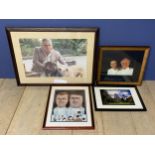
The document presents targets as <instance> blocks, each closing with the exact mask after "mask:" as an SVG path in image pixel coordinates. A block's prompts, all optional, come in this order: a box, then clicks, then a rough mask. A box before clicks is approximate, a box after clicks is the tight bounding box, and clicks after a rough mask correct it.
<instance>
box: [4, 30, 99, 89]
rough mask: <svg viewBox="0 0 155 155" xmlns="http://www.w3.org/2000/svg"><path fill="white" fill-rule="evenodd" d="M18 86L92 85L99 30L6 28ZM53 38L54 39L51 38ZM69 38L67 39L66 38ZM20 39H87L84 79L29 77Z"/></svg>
mask: <svg viewBox="0 0 155 155" xmlns="http://www.w3.org/2000/svg"><path fill="white" fill-rule="evenodd" d="M6 32H7V36H8V40H9V45H10V48H11V55H12V59H13V64H14V68H15V73H16V79H17V84H18V85H23V86H24V85H74V84H77V85H81V84H92V82H93V68H94V51H95V48H96V37H97V33H98V28H13V27H10V28H9V27H7V28H6ZM51 36H52V37H51ZM66 37H67V38H66ZM20 38H31V39H32V38H37V39H38V38H49V39H58V38H59V39H87V45H86V51H87V53H86V71H85V72H83V73H85V74H84V76H83V77H76V78H75V77H54V76H53V77H33V78H30V77H27V76H26V71H25V68H24V66H23V62H22V61H23V60H22V55H21V49H20V43H19V39H20Z"/></svg>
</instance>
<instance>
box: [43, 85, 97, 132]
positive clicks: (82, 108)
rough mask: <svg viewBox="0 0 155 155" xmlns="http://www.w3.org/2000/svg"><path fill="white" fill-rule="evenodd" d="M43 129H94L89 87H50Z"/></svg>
mask: <svg viewBox="0 0 155 155" xmlns="http://www.w3.org/2000/svg"><path fill="white" fill-rule="evenodd" d="M75 98H76V99H75ZM80 98H81V99H82V100H80ZM65 99H66V100H65ZM67 101H68V102H67ZM62 108H63V109H62ZM77 115H78V116H77ZM43 129H44V130H50V129H51V130H52V129H53V130H55V129H68V130H69V129H75V130H79V129H82V130H84V129H94V119H93V111H92V99H91V96H90V87H89V86H53V87H51V89H50V93H49V97H48V104H47V107H46V112H45V118H44V123H43Z"/></svg>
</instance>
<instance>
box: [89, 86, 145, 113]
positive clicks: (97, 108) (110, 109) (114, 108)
mask: <svg viewBox="0 0 155 155" xmlns="http://www.w3.org/2000/svg"><path fill="white" fill-rule="evenodd" d="M104 87H106V88H115V89H119V88H120V87H121V88H125V89H130V88H134V89H135V92H136V95H137V97H138V99H139V102H140V104H141V108H139V109H138V108H126V107H125V106H126V105H124V108H117V107H116V106H117V104H116V105H113V108H99V107H98V105H97V104H98V103H97V102H98V99H99V98H96V94H95V88H101V89H102V88H104ZM92 92H93V97H94V105H95V111H116V112H117V111H118V112H119V111H122V112H123V111H124V112H126V111H135V112H136V111H137V112H145V111H147V108H146V106H145V104H144V102H143V99H142V97H141V95H140V93H139V91H138V89H137V87H136V86H124V85H121V86H120V85H119V86H114V85H108V86H107V85H104V86H94V87H93V88H92ZM100 97H101V96H100ZM132 97H133V96H132ZM101 98H102V97H101ZM101 101H103V100H102V99H101ZM134 102H135V101H134ZM102 104H103V103H102ZM134 105H135V104H134ZM134 105H132V106H134Z"/></svg>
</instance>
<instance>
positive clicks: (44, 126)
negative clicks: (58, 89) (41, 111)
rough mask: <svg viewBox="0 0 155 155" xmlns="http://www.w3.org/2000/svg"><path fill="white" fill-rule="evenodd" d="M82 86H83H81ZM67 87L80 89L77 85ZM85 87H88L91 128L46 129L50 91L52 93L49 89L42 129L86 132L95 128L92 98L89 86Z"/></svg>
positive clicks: (65, 127) (47, 128)
mask: <svg viewBox="0 0 155 155" xmlns="http://www.w3.org/2000/svg"><path fill="white" fill-rule="evenodd" d="M82 86H83V85H82ZM62 87H63V86H62ZM69 87H73V88H74V87H80V86H79V85H76V86H69ZM85 87H88V93H89V94H88V95H89V100H90V114H91V124H92V126H90V127H87V126H82V127H80V126H77V127H75V126H73V127H72V126H71V127H67V126H64V127H46V120H47V113H48V109H49V101H50V96H51V91H52V87H51V88H50V91H49V95H48V100H47V106H46V109H45V116H44V122H43V127H42V129H44V130H57V129H59V130H73V129H74V130H88V129H94V128H95V124H94V114H93V107H92V103H93V102H92V96H91V86H88V85H87V86H86V85H85ZM60 123H61V122H60Z"/></svg>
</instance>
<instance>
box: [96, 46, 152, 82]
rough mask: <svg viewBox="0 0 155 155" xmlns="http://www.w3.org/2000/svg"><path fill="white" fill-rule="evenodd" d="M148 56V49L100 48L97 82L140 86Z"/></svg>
mask: <svg viewBox="0 0 155 155" xmlns="http://www.w3.org/2000/svg"><path fill="white" fill-rule="evenodd" d="M148 54H149V47H100V53H99V63H98V73H97V76H98V77H97V79H98V82H99V83H101V84H102V83H103V84H131V85H132V84H133V85H138V84H140V83H141V81H142V78H143V74H144V71H145V66H146V62H147V57H148Z"/></svg>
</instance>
